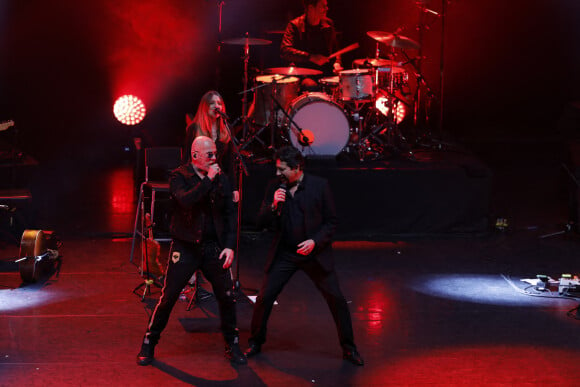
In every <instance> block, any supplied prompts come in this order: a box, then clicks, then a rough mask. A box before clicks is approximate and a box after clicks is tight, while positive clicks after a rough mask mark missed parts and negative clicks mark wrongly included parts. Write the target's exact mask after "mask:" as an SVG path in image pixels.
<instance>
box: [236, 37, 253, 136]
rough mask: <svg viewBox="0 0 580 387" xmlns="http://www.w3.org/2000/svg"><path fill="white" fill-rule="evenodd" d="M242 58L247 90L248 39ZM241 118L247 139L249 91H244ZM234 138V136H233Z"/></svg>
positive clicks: (244, 85) (245, 88)
mask: <svg viewBox="0 0 580 387" xmlns="http://www.w3.org/2000/svg"><path fill="white" fill-rule="evenodd" d="M245 37H246V38H249V33H248V32H246V34H245ZM242 60H243V61H244V75H243V80H242V82H243V87H244V88H243V90H244V91H245V90H247V89H248V66H249V62H250V44H249V42H248V41H247V40H246V43H245V44H244V53H243V55H242ZM241 120H242V127H243V130H242V139H245V138H246V137H247V135H248V129H249V128H248V126H249V121H248V96H247V93H245V92H244V93H242V115H241ZM232 138H233V137H232Z"/></svg>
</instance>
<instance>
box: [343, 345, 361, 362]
mask: <svg viewBox="0 0 580 387" xmlns="http://www.w3.org/2000/svg"><path fill="white" fill-rule="evenodd" d="M342 358H343V359H344V360H348V361H349V362H351V363H352V364H354V365H357V366H362V365H365V361H364V360H363V358H362V357H361V355H360V353H358V351H357V350H356V349H353V350H352V351H344V352H343V353H342Z"/></svg>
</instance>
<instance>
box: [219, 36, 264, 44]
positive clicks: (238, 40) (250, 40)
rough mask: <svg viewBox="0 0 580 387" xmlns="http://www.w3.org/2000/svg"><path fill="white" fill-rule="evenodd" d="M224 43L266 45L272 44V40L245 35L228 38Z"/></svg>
mask: <svg viewBox="0 0 580 387" xmlns="http://www.w3.org/2000/svg"><path fill="white" fill-rule="evenodd" d="M222 43H224V44H235V45H238V46H265V45H268V44H272V41H271V40H266V39H258V38H248V37H243V38H232V39H226V40H224V41H223V42H222Z"/></svg>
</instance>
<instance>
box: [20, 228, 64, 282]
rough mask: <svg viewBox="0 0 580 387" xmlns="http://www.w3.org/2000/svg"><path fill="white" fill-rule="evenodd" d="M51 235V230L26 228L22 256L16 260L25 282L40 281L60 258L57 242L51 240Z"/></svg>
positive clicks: (21, 250) (22, 241) (22, 243)
mask: <svg viewBox="0 0 580 387" xmlns="http://www.w3.org/2000/svg"><path fill="white" fill-rule="evenodd" d="M47 234H48V235H47ZM51 235H52V234H51V233H50V232H43V231H42V230H24V232H23V233H22V239H21V240H20V257H21V258H20V259H18V260H16V262H18V269H19V270H20V277H22V281H23V282H25V283H34V282H38V280H39V279H41V278H42V276H43V275H44V274H46V273H47V272H48V271H49V269H50V268H51V266H52V265H51V263H52V262H53V261H55V260H57V259H58V257H59V254H58V250H57V246H56V242H55V241H53V240H49V236H51Z"/></svg>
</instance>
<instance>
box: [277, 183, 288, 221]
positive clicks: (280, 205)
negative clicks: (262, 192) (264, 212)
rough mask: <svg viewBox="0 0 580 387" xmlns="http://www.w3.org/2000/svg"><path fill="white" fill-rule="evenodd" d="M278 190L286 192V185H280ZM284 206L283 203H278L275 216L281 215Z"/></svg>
mask: <svg viewBox="0 0 580 387" xmlns="http://www.w3.org/2000/svg"><path fill="white" fill-rule="evenodd" d="M280 188H282V189H283V190H286V183H280ZM283 206H284V202H278V206H277V207H276V215H278V216H280V215H282V207H283Z"/></svg>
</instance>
